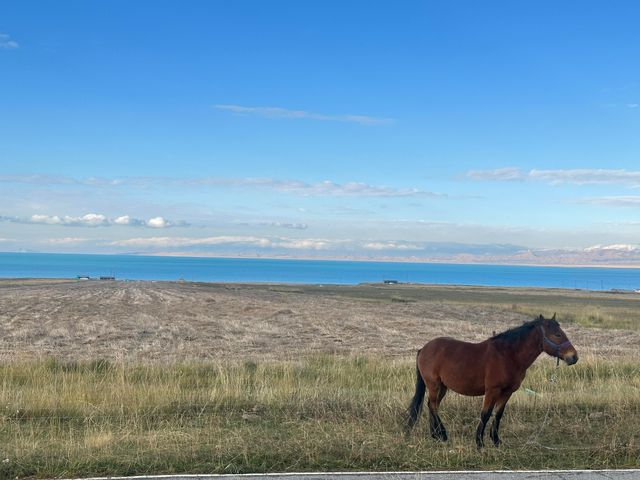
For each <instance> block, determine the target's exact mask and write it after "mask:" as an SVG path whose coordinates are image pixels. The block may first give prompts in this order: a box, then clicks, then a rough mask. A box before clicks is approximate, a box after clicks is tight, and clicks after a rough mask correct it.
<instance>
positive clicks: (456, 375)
mask: <svg viewBox="0 0 640 480" xmlns="http://www.w3.org/2000/svg"><path fill="white" fill-rule="evenodd" d="M488 350H489V345H488V343H487V342H486V341H485V342H480V343H471V342H465V341H462V340H457V339H455V338H451V337H438V338H434V339H433V340H431V341H429V342H427V344H426V345H425V346H424V347H422V349H421V350H420V352H419V354H418V369H419V370H420V373H421V374H422V377H423V378H424V379H425V381H426V382H427V383H429V382H435V383H438V382H441V383H443V384H444V385H445V386H446V387H447V388H450V389H451V390H453V391H454V392H457V393H461V394H463V395H483V394H484V386H485V385H484V378H485V364H486V361H487V356H488Z"/></svg>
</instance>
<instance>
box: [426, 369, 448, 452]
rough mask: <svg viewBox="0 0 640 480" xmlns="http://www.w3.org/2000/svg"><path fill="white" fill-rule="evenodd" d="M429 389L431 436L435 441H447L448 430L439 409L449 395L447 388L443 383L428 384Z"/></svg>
mask: <svg viewBox="0 0 640 480" xmlns="http://www.w3.org/2000/svg"><path fill="white" fill-rule="evenodd" d="M427 388H428V389H429V427H430V429H431V436H432V437H433V438H435V439H438V440H442V441H446V440H447V430H446V429H445V428H444V424H443V423H442V420H441V419H440V415H438V407H439V406H440V402H441V401H442V399H443V398H444V396H445V395H446V394H447V387H446V386H445V385H444V384H443V383H442V382H441V381H434V382H428V383H427Z"/></svg>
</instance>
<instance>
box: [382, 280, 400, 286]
mask: <svg viewBox="0 0 640 480" xmlns="http://www.w3.org/2000/svg"><path fill="white" fill-rule="evenodd" d="M382 283H384V284H385V285H397V284H398V283H399V282H398V280H383V281H382Z"/></svg>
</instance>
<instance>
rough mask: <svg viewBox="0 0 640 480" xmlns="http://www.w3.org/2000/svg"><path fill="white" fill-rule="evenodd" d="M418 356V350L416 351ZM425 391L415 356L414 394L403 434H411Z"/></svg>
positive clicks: (420, 409)
mask: <svg viewBox="0 0 640 480" xmlns="http://www.w3.org/2000/svg"><path fill="white" fill-rule="evenodd" d="M418 355H420V350H418ZM425 391H426V385H425V383H424V380H423V379H422V375H420V369H418V360H417V356H416V393H415V394H414V395H413V400H411V405H409V410H408V411H407V424H406V426H405V433H406V434H407V435H408V434H409V432H411V429H412V428H413V426H414V425H415V424H416V422H417V421H418V416H419V415H420V412H421V411H422V404H423V402H424V393H425Z"/></svg>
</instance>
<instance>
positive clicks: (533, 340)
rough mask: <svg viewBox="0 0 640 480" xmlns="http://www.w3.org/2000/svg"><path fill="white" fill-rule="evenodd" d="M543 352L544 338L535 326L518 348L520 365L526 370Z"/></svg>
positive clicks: (517, 354) (517, 353)
mask: <svg viewBox="0 0 640 480" xmlns="http://www.w3.org/2000/svg"><path fill="white" fill-rule="evenodd" d="M541 353H542V338H540V335H539V334H538V329H537V328H535V329H533V330H532V331H531V333H530V334H529V335H527V337H526V338H524V339H523V340H522V344H521V345H520V346H519V348H518V349H517V350H516V357H517V359H518V363H519V364H520V366H521V367H522V368H524V369H525V370H526V369H527V368H529V367H530V366H531V364H532V363H533V362H534V361H535V359H536V358H538V356H539V355H540V354H541Z"/></svg>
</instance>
